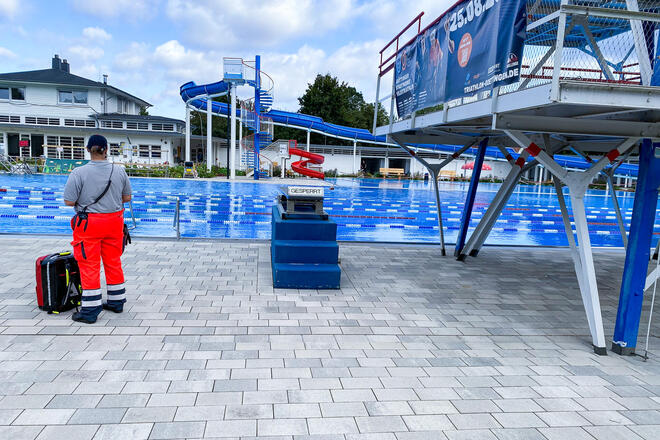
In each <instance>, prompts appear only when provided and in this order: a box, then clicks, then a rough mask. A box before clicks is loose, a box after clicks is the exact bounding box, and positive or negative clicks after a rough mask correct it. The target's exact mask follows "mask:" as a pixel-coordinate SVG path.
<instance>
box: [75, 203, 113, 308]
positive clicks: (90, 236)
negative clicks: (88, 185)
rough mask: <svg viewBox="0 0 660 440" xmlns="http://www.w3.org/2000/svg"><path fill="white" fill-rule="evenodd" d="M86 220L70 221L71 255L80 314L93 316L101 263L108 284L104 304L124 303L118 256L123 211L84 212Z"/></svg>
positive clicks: (99, 305) (97, 303)
mask: <svg viewBox="0 0 660 440" xmlns="http://www.w3.org/2000/svg"><path fill="white" fill-rule="evenodd" d="M87 216H88V218H87V219H86V220H81V221H80V222H77V221H76V217H74V218H73V219H72V220H71V229H73V241H72V242H71V245H72V246H73V256H74V257H75V258H76V261H78V266H79V267H80V278H81V282H82V288H83V294H82V314H83V315H84V316H87V317H96V316H98V314H99V313H100V312H101V310H102V302H101V261H103V269H104V271H105V280H106V283H107V285H108V305H110V306H112V307H121V306H122V305H123V304H124V303H125V302H126V289H125V288H124V271H123V269H122V267H121V254H122V252H123V241H124V211H123V210H122V211H118V212H113V213H109V214H97V213H88V214H87Z"/></svg>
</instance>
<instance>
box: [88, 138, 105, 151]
mask: <svg viewBox="0 0 660 440" xmlns="http://www.w3.org/2000/svg"><path fill="white" fill-rule="evenodd" d="M92 147H100V148H101V149H103V150H107V149H108V140H107V139H106V138H105V137H103V136H101V135H100V134H94V135H92V136H90V137H89V140H88V141H87V148H92Z"/></svg>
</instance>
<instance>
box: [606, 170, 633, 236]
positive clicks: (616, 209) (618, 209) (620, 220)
mask: <svg viewBox="0 0 660 440" xmlns="http://www.w3.org/2000/svg"><path fill="white" fill-rule="evenodd" d="M607 184H608V186H609V187H610V191H612V202H613V203H614V213H615V214H616V221H617V223H618V224H619V232H620V233H621V239H622V240H623V247H624V248H628V232H627V231H626V223H625V221H624V219H623V214H621V207H620V206H619V198H618V197H617V196H616V189H614V182H613V181H612V176H611V175H610V174H607Z"/></svg>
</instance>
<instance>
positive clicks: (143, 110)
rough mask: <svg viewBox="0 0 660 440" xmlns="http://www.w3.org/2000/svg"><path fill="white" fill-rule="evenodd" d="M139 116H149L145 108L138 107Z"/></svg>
mask: <svg viewBox="0 0 660 440" xmlns="http://www.w3.org/2000/svg"><path fill="white" fill-rule="evenodd" d="M140 116H149V111H148V110H147V107H146V106H142V107H140Z"/></svg>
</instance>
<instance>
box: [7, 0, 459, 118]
mask: <svg viewBox="0 0 660 440" xmlns="http://www.w3.org/2000/svg"><path fill="white" fill-rule="evenodd" d="M453 3H455V2H454V0H435V1H433V0H420V1H416V2H410V1H400V0H362V1H359V0H281V1H270V2H264V1H259V0H243V1H240V2H237V1H231V0H103V1H96V0H0V29H2V30H3V32H2V37H1V38H0V72H14V71H21V70H34V69H44V68H48V67H50V59H51V57H52V56H53V54H55V53H57V54H59V55H60V56H61V57H62V58H66V59H68V60H69V63H70V64H71V72H72V73H74V74H77V75H81V76H85V77H87V78H90V79H95V80H100V79H101V77H102V74H104V73H107V74H108V75H109V83H111V84H112V85H115V86H116V87H120V88H122V89H124V90H126V91H127V92H130V93H133V94H135V95H137V96H140V97H141V98H144V99H146V100H147V101H149V102H150V103H152V104H153V105H154V107H153V108H152V109H150V112H151V113H152V114H160V115H164V116H171V117H179V118H180V117H182V116H183V114H184V107H183V105H182V103H181V101H180V98H179V97H178V88H179V86H180V85H181V84H183V83H184V82H187V81H195V82H197V83H204V82H211V81H217V80H218V79H219V78H220V76H221V69H222V57H225V56H236V57H243V58H245V59H253V58H254V55H255V54H260V55H261V56H262V68H263V70H264V71H265V72H267V73H269V74H270V75H271V76H272V77H273V78H274V79H275V89H274V94H275V105H274V106H275V107H276V108H282V109H287V110H297V107H298V104H297V100H296V98H297V97H298V96H300V95H301V94H302V93H303V92H304V90H305V88H306V85H307V83H309V82H310V81H312V80H313V79H314V77H315V76H316V74H317V73H331V74H333V75H335V76H338V77H339V78H340V79H341V80H343V81H346V82H348V83H350V84H351V85H353V86H355V87H356V88H357V89H358V90H360V91H361V92H362V93H363V94H364V96H365V98H366V99H373V97H374V94H375V83H376V72H377V65H378V52H379V50H380V49H381V48H382V47H383V45H384V44H385V43H386V42H387V41H389V40H390V39H391V38H392V37H393V36H394V35H395V34H396V33H398V31H399V30H400V29H401V28H402V27H403V26H405V24H407V23H408V22H409V21H410V20H411V19H412V18H413V17H414V16H415V15H417V14H418V13H419V12H421V11H424V12H425V13H426V14H425V16H424V20H423V25H425V24H427V23H429V22H431V21H432V20H433V19H434V18H435V17H437V16H438V15H439V14H441V13H442V12H443V11H444V10H445V9H447V8H448V7H449V6H451V5H452V4H453ZM242 93H244V94H246V95H247V94H249V90H248V89H247V88H243V90H242Z"/></svg>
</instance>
